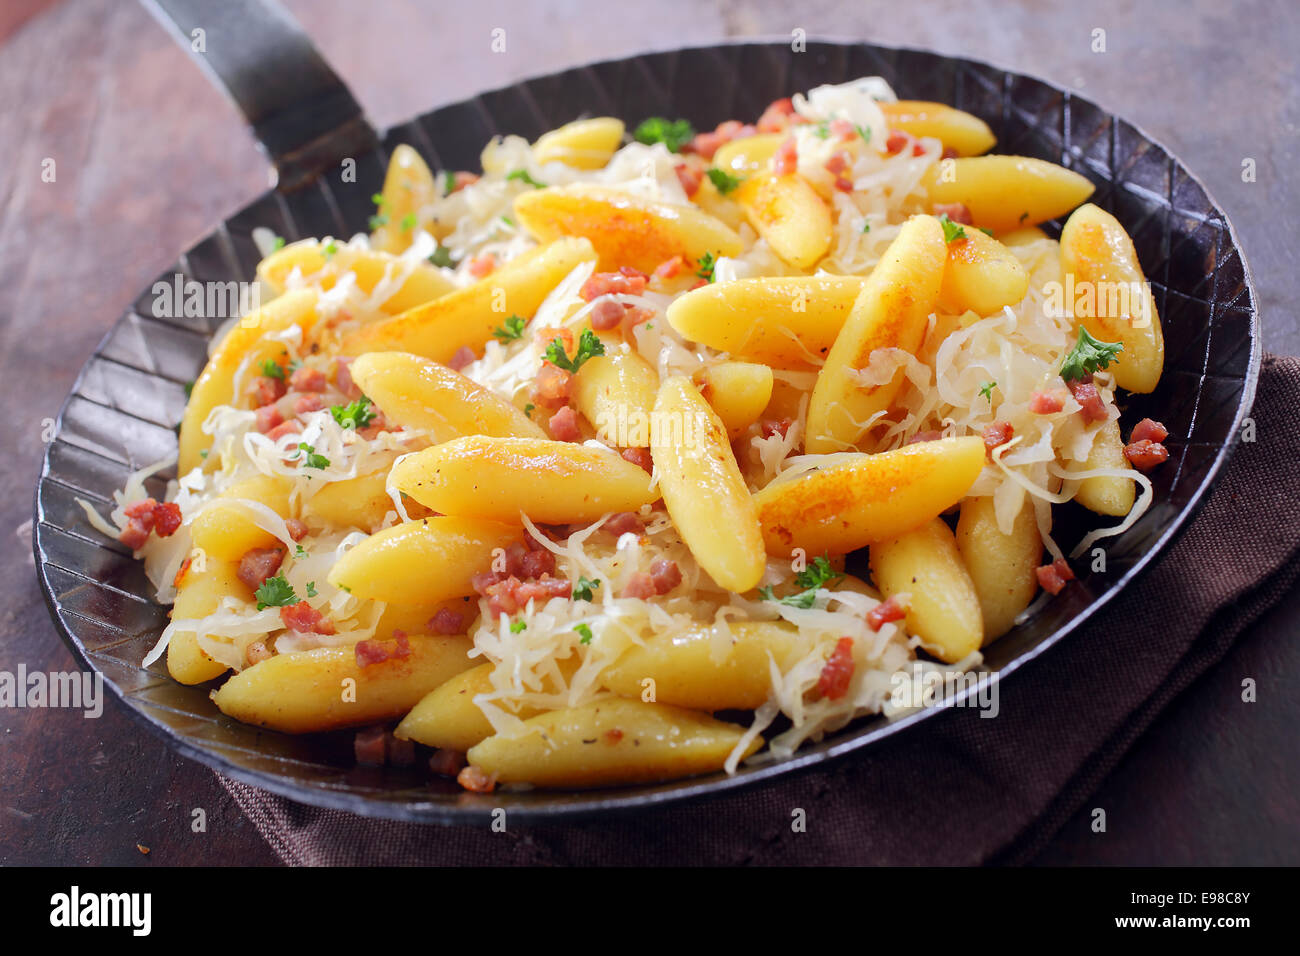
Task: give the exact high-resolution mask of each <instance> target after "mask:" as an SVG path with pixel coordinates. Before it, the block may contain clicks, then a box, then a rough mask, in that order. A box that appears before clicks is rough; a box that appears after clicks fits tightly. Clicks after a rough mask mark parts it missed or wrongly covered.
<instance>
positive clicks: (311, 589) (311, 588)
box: [307, 581, 316, 597]
mask: <svg viewBox="0 0 1300 956" xmlns="http://www.w3.org/2000/svg"><path fill="white" fill-rule="evenodd" d="M307 596H308V597H315V596H316V582H315V581H308V582H307Z"/></svg>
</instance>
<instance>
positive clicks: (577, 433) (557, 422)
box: [546, 405, 582, 441]
mask: <svg viewBox="0 0 1300 956" xmlns="http://www.w3.org/2000/svg"><path fill="white" fill-rule="evenodd" d="M546 427H547V429H548V430H549V431H550V433H551V437H552V438H554V439H555V440H556V441H581V440H582V430H581V429H580V428H578V416H577V413H576V412H574V410H573V408H572V406H570V405H564V406H562V407H561V408H560V410H559V411H558V412H556V413H555V414H554V415H552V416H551V417H550V419H549V420H548V421H547V422H546Z"/></svg>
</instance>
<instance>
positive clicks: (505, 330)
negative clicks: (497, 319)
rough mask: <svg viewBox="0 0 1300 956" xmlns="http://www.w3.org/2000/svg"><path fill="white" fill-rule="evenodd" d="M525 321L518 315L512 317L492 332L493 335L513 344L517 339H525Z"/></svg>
mask: <svg viewBox="0 0 1300 956" xmlns="http://www.w3.org/2000/svg"><path fill="white" fill-rule="evenodd" d="M524 324H525V323H524V320H523V319H521V318H520V317H519V316H517V315H512V316H510V318H508V319H506V320H505V322H503V323H502V324H501V325H498V326H497V327H496V328H495V329H493V330H492V334H493V335H494V336H496V337H497V338H499V339H500V340H501V341H502V342H513V341H514V340H515V339H521V338H523V337H524Z"/></svg>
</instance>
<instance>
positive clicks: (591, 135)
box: [533, 116, 623, 169]
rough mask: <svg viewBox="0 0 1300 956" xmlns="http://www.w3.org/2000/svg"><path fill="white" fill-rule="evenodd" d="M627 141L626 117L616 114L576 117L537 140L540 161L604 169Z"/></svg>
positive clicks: (535, 146)
mask: <svg viewBox="0 0 1300 956" xmlns="http://www.w3.org/2000/svg"><path fill="white" fill-rule="evenodd" d="M622 141H623V121H622V120H618V119H615V118H614V117H612V116H597V117H595V118H594V119H581V120H574V121H573V122H572V123H565V124H564V125H563V126H561V127H560V128H559V129H553V130H551V131H550V132H549V133H546V134H544V135H543V136H542V137H541V138H540V139H539V140H538V141H537V142H536V143H534V144H533V158H534V159H535V160H537V162H539V163H564V164H565V165H566V166H572V167H573V168H574V169H601V168H603V167H604V166H605V164H606V163H608V162H609V160H610V157H612V156H613V155H614V153H615V151H617V150H618V147H619V144H620V143H622Z"/></svg>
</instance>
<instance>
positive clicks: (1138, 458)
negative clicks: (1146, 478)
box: [1124, 438, 1169, 471]
mask: <svg viewBox="0 0 1300 956" xmlns="http://www.w3.org/2000/svg"><path fill="white" fill-rule="evenodd" d="M1124 457H1125V458H1127V459H1128V460H1129V463H1130V464H1131V465H1132V466H1133V467H1134V468H1136V469H1137V470H1138V471H1150V470H1151V469H1152V468H1154V467H1156V465H1160V464H1163V463H1164V462H1166V461H1168V460H1169V449H1168V448H1166V447H1165V446H1164V445H1162V444H1160V443H1159V442H1155V441H1151V440H1150V439H1148V438H1144V439H1142V440H1141V441H1135V442H1130V443H1129V444H1127V445H1125V446H1124Z"/></svg>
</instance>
